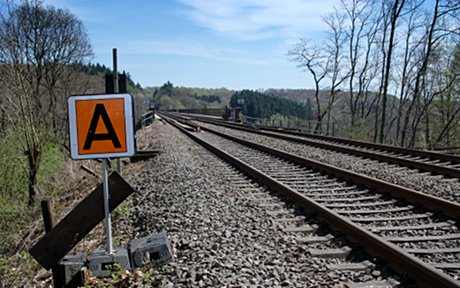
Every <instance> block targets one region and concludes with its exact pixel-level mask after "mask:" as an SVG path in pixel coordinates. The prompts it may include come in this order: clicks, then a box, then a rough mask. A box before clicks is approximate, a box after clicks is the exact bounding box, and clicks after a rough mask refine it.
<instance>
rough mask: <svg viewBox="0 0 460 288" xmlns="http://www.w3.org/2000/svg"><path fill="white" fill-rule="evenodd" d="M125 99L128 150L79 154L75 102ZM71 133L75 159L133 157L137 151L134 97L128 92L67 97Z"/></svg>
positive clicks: (72, 156) (71, 149) (71, 152)
mask: <svg viewBox="0 0 460 288" xmlns="http://www.w3.org/2000/svg"><path fill="white" fill-rule="evenodd" d="M108 99H123V100H124V106H125V107H124V108H125V109H124V110H125V132H126V150H127V151H126V152H117V153H100V154H79V153H78V137H77V113H76V106H75V102H76V101H79V100H108ZM67 107H68V116H69V135H70V157H71V158H72V159H74V160H83V159H100V158H121V157H131V156H134V154H135V153H136V151H135V150H136V148H135V137H134V112H133V111H134V110H133V97H132V96H131V95H130V94H128V93H124V94H97V95H72V96H69V97H68V98H67Z"/></svg>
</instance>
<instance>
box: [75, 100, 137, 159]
mask: <svg viewBox="0 0 460 288" xmlns="http://www.w3.org/2000/svg"><path fill="white" fill-rule="evenodd" d="M128 96H129V97H128ZM131 99H132V98H131V95H129V94H113V95H95V96H71V97H69V100H68V104H69V128H70V134H71V137H70V138H71V155H72V158H74V159H88V158H112V157H121V156H132V155H133V154H134V144H133V142H134V140H133V138H134V137H133V125H132V118H133V117H132V101H131ZM127 116H128V117H127ZM127 118H131V119H127Z"/></svg>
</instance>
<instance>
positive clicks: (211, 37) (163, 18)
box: [44, 0, 338, 90]
mask: <svg viewBox="0 0 460 288" xmlns="http://www.w3.org/2000/svg"><path fill="white" fill-rule="evenodd" d="M337 2H338V0H136V1H134V0H132V1H121V0H111V1H108V0H107V1H106V0H45V1H44V3H45V5H53V6H56V7H59V8H65V9H68V10H70V11H71V12H72V13H73V14H75V15H76V16H77V17H78V18H79V19H81V20H82V21H83V23H84V25H85V27H86V29H87V32H88V35H89V38H90V41H91V43H92V46H93V50H94V53H95V58H94V59H93V60H92V62H94V63H95V62H99V63H101V64H105V65H106V66H109V67H112V48H117V50H118V66H119V70H126V71H128V72H130V74H131V75H132V78H133V79H134V81H136V82H139V83H140V84H141V85H142V86H143V87H146V86H160V85H162V84H163V83H165V82H166V81H171V82H172V83H173V84H174V85H175V86H185V87H206V88H221V87H225V88H229V89H236V90H240V89H259V88H263V89H267V88H311V87H312V82H311V80H310V78H309V75H308V74H307V73H305V72H303V71H301V70H300V69H298V68H297V67H296V63H293V62H290V61H289V60H288V59H287V56H286V54H287V51H288V49H289V48H291V47H292V45H293V44H294V43H296V42H297V41H298V40H299V39H300V38H308V39H317V38H319V37H322V35H323V31H324V30H325V29H326V28H325V24H324V23H323V22H322V20H321V17H322V16H324V15H325V14H326V13H329V12H332V11H333V7H334V6H335V5H337Z"/></svg>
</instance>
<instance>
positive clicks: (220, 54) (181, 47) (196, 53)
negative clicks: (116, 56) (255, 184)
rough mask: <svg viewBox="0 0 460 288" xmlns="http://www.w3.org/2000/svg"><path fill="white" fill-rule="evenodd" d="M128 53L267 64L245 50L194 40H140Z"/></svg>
mask: <svg viewBox="0 0 460 288" xmlns="http://www.w3.org/2000/svg"><path fill="white" fill-rule="evenodd" d="M125 49H126V51H127V52H128V53H134V54H150V55H155V54H157V55H174V56H185V57H198V58H204V59H211V60H219V61H229V62H236V63H246V64H266V63H267V60H266V59H262V58H260V59H256V58H254V55H249V54H248V53H247V52H245V51H244V50H241V49H238V48H224V47H220V46H219V47H217V46H211V45H209V44H207V45H206V44H205V43H203V42H201V41H200V40H197V39H193V38H182V39H167V40H139V41H134V42H131V43H130V44H127V47H125Z"/></svg>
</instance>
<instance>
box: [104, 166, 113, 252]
mask: <svg viewBox="0 0 460 288" xmlns="http://www.w3.org/2000/svg"><path fill="white" fill-rule="evenodd" d="M108 174H109V173H108V170H107V158H103V159H102V185H103V193H104V214H105V233H106V235H107V253H108V254H113V252H114V251H113V241H112V220H111V218H110V208H109V176H108Z"/></svg>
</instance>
